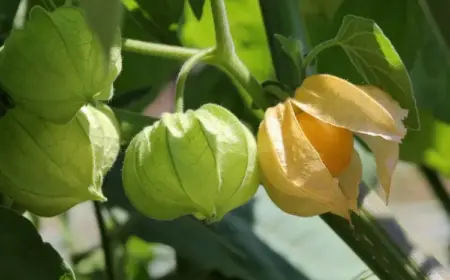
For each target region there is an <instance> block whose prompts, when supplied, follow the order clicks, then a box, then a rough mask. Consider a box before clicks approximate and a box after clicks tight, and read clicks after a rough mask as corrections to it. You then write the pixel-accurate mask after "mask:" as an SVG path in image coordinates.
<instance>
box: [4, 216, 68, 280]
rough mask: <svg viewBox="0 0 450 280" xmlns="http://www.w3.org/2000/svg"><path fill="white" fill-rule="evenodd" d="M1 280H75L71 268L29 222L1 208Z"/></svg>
mask: <svg viewBox="0 0 450 280" xmlns="http://www.w3.org/2000/svg"><path fill="white" fill-rule="evenodd" d="M0 224H1V225H2V226H1V227H0V248H1V250H0V258H1V259H2V261H1V262H0V278H1V279H15V280H29V279H33V280H49V279H59V280H75V276H74V274H73V272H72V269H71V268H70V267H69V265H68V264H67V263H66V262H65V261H64V260H63V259H62V257H61V256H60V255H59V254H58V252H57V251H56V250H55V249H53V247H52V246H51V245H50V244H48V243H46V242H43V241H42V238H41V237H40V236H39V233H38V232H37V231H36V229H35V228H34V226H33V224H32V223H31V222H30V221H29V220H27V219H26V218H24V217H22V216H19V215H17V214H16V213H14V212H12V211H10V210H8V209H5V208H2V207H0Z"/></svg>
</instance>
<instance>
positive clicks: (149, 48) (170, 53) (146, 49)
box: [122, 39, 206, 62]
mask: <svg viewBox="0 0 450 280" xmlns="http://www.w3.org/2000/svg"><path fill="white" fill-rule="evenodd" d="M122 50H124V51H129V52H134V53H139V54H143V55H152V56H158V57H164V58H169V59H173V60H181V61H185V60H188V59H189V58H191V57H192V56H194V55H196V54H197V53H199V52H200V51H201V50H199V49H190V48H184V47H177V46H171V45H166V44H158V43H150V42H143V41H139V40H134V39H124V40H123V41H122ZM205 62H206V61H205Z"/></svg>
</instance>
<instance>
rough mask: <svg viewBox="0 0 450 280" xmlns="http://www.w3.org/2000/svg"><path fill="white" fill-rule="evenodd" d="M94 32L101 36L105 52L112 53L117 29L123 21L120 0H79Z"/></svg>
mask: <svg viewBox="0 0 450 280" xmlns="http://www.w3.org/2000/svg"><path fill="white" fill-rule="evenodd" d="M79 2H80V6H81V8H82V9H84V11H85V13H86V18H87V21H88V23H89V24H90V26H91V28H92V29H93V31H94V33H95V34H96V35H97V36H98V37H99V38H100V42H101V43H102V45H103V49H104V51H105V53H110V51H111V48H112V47H113V46H114V45H115V44H114V41H115V40H116V36H117V31H118V30H120V25H121V22H122V3H121V1H120V0H112V1H111V0H96V1H92V0H79Z"/></svg>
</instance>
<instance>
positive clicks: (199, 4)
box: [189, 0, 205, 20]
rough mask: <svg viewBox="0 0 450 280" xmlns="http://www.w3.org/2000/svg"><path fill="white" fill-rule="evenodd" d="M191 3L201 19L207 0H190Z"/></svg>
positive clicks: (195, 13)
mask: <svg viewBox="0 0 450 280" xmlns="http://www.w3.org/2000/svg"><path fill="white" fill-rule="evenodd" d="M189 5H190V6H191V9H192V11H193V12H194V15H195V17H196V18H197V19H198V20H200V19H201V18H202V14H203V6H205V0H189Z"/></svg>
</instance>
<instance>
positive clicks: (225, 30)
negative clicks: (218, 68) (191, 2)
mask: <svg viewBox="0 0 450 280" xmlns="http://www.w3.org/2000/svg"><path fill="white" fill-rule="evenodd" d="M211 11H212V15H213V20H214V31H215V34H216V50H217V55H218V56H221V57H222V58H224V59H225V60H226V59H227V58H228V57H232V56H235V55H236V54H235V50H234V43H233V37H232V36H231V32H230V27H229V24H228V17H227V10H226V7H225V2H224V0H211Z"/></svg>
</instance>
